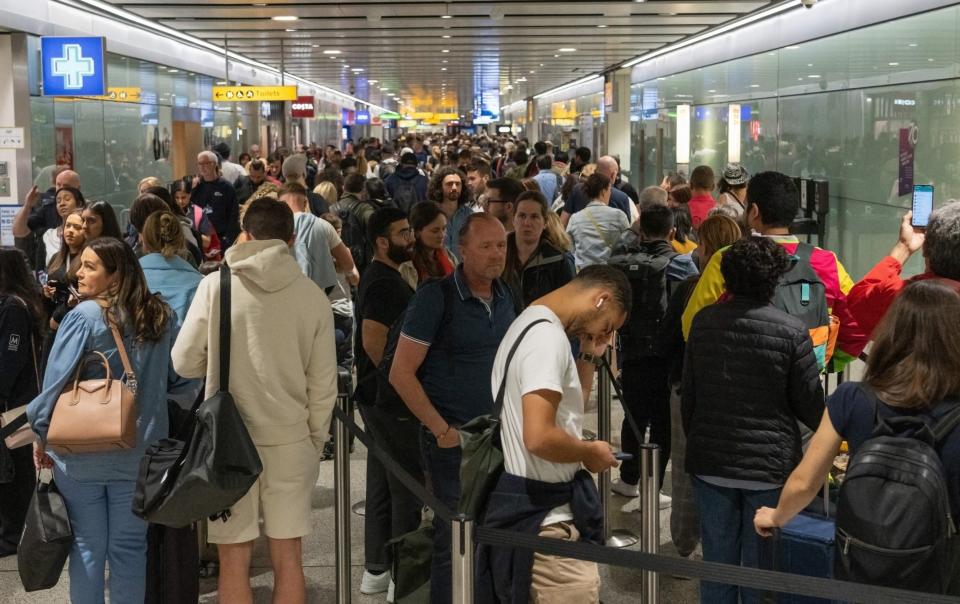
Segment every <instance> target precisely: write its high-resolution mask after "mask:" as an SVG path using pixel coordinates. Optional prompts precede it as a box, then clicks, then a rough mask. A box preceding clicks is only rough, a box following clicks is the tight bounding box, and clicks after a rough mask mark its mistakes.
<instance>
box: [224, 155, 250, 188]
mask: <svg viewBox="0 0 960 604" xmlns="http://www.w3.org/2000/svg"><path fill="white" fill-rule="evenodd" d="M220 173H221V174H222V175H223V179H224V180H226V181H227V182H228V183H230V184H231V185H236V184H237V179H238V178H240V177H241V176H246V175H247V171H246V170H245V169H244V168H243V166H241V165H240V164H235V163H233V162H232V161H227V160H223V161H222V162H221V163H220Z"/></svg>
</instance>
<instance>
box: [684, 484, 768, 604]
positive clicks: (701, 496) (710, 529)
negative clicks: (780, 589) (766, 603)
mask: <svg viewBox="0 0 960 604" xmlns="http://www.w3.org/2000/svg"><path fill="white" fill-rule="evenodd" d="M693 490H694V493H695V494H696V498H697V505H698V507H699V508H700V541H701V543H702V544H703V560H704V561H705V562H721V563H723V564H735V565H741V566H746V567H751V568H757V567H758V566H759V563H760V537H759V536H758V535H757V533H756V531H755V530H754V528H753V517H754V515H755V514H756V512H757V509H758V508H760V507H763V506H767V507H776V505H777V501H778V500H779V499H780V489H779V488H777V489H770V490H767V491H751V490H747V489H731V488H727V487H718V486H715V485H712V484H709V483H707V482H704V481H702V480H700V479H699V478H697V477H696V476H694V477H693ZM762 596H763V593H762V592H758V591H757V590H755V589H746V588H742V587H739V586H737V585H727V584H725V583H712V582H710V581H701V582H700V602H701V604H737V602H743V603H744V604H753V603H759V602H761V601H762Z"/></svg>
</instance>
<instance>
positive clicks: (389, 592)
mask: <svg viewBox="0 0 960 604" xmlns="http://www.w3.org/2000/svg"><path fill="white" fill-rule="evenodd" d="M396 588H397V584H396V583H394V582H393V579H390V588H389V589H388V590H387V604H393V590H394V589H396Z"/></svg>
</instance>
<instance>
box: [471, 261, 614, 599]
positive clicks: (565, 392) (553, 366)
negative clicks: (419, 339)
mask: <svg viewBox="0 0 960 604" xmlns="http://www.w3.org/2000/svg"><path fill="white" fill-rule="evenodd" d="M630 298H631V291H630V284H629V282H628V281H627V279H626V277H625V276H624V274H623V272H622V271H620V270H618V269H616V268H613V267H609V266H605V265H595V266H590V267H587V268H585V269H583V270H582V271H580V274H578V275H577V276H576V278H574V279H573V280H572V281H570V282H569V283H567V284H566V285H564V286H563V287H561V288H559V289H556V290H554V291H553V292H551V293H549V294H547V295H545V296H543V297H542V298H539V299H538V300H535V301H534V302H533V303H532V304H531V305H530V306H529V307H527V309H526V310H525V311H523V313H521V314H520V316H519V317H517V319H516V320H515V321H514V322H513V324H512V325H511V326H510V329H509V331H507V333H506V335H505V336H504V338H503V342H502V343H501V344H500V348H499V350H498V351H497V356H496V359H495V361H494V365H493V373H492V375H491V387H492V390H493V393H494V395H495V396H496V395H497V394H498V393H499V392H500V390H501V388H503V393H504V394H503V410H502V412H501V415H500V421H501V440H502V446H503V456H504V472H503V474H502V475H501V476H500V479H499V481H498V482H497V486H496V488H495V489H494V492H493V493H492V494H491V496H490V500H489V502H488V504H487V511H486V517H485V521H484V522H485V525H486V526H492V527H496V528H503V529H507V530H515V531H520V532H523V533H528V534H531V535H539V536H541V537H549V538H554V539H562V540H564V541H590V542H594V543H598V544H602V532H603V531H602V511H601V509H600V505H599V495H598V494H597V489H596V486H595V485H594V483H593V478H592V477H591V475H590V472H602V471H604V470H608V469H610V468H612V467H614V466H616V465H617V460H616V458H615V456H614V452H613V451H612V449H611V448H610V445H609V444H607V443H606V442H603V441H584V440H582V420H583V403H584V401H583V393H582V391H581V388H580V378H579V374H578V367H577V364H578V363H590V362H592V361H593V359H595V358H600V357H602V355H603V353H604V352H605V349H606V346H607V343H608V342H609V341H610V336H611V334H613V332H615V331H616V330H617V329H619V328H620V327H621V326H622V325H623V323H624V321H625V320H626V317H627V309H629V308H630V306H631V299H630ZM571 337H578V338H579V339H580V342H581V350H582V351H584V352H583V353H582V354H581V355H580V359H579V360H576V359H574V357H573V354H572V352H571V349H570V338H571ZM514 349H515V351H514V353H513V357H512V359H511V360H510V361H509V366H508V357H509V356H510V351H511V350H514ZM583 467H585V468H586V470H589V472H588V471H585V470H583V469H582V468H583ZM478 560H479V564H478V566H479V568H480V570H479V573H478V577H477V582H476V585H477V593H478V594H479V595H478V597H477V600H478V601H480V602H487V601H494V600H495V598H494V597H493V594H494V593H496V594H497V596H499V597H500V598H501V599H506V600H510V601H526V600H527V598H528V597H529V599H530V601H531V602H555V601H556V602H560V601H564V602H597V601H598V600H599V597H600V576H599V574H598V571H597V565H596V564H595V563H593V562H585V561H582V560H573V559H567V558H559V557H557V556H547V555H543V554H539V553H534V552H532V551H530V550H515V549H511V548H506V547H489V546H481V548H480V549H479V553H478Z"/></svg>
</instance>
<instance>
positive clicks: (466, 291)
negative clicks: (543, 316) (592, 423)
mask: <svg viewBox="0 0 960 604" xmlns="http://www.w3.org/2000/svg"><path fill="white" fill-rule="evenodd" d="M462 270H463V269H462V268H457V270H455V271H454V272H453V274H452V275H450V276H449V277H447V278H446V279H449V280H452V281H453V286H454V288H453V296H452V303H453V305H454V307H453V312H452V314H451V323H452V325H444V326H441V323H442V322H443V315H444V312H443V304H444V294H443V290H442V289H441V285H440V284H441V280H437V281H433V282H430V283H427V284H425V285H422V286H421V287H420V289H418V290H417V293H416V295H414V296H413V298H411V300H410V305H409V306H408V308H407V315H406V317H405V318H404V322H403V330H402V334H403V335H404V337H406V338H409V339H411V340H413V341H415V342H418V343H420V344H422V345H424V346H429V347H430V351H429V352H427V357H426V358H425V359H424V361H423V364H422V365H421V367H420V371H419V372H418V375H419V377H420V382H421V383H422V384H423V389H424V391H425V392H426V393H427V396H428V397H429V398H430V402H431V403H433V406H434V407H436V409H437V411H438V412H439V413H440V415H441V416H442V417H443V418H444V419H445V420H446V421H448V422H450V423H454V424H465V423H467V422H468V421H470V420H471V419H473V418H475V417H478V416H480V415H483V414H485V413H490V411H491V409H492V408H493V395H492V394H491V392H490V373H491V372H492V371H493V359H494V357H495V356H496V355H497V348H499V347H500V341H501V340H503V336H504V335H505V334H506V333H507V329H509V327H510V324H511V323H512V322H513V319H514V318H515V317H516V313H515V311H514V304H513V298H512V295H511V293H510V290H509V288H508V287H507V286H506V285H504V284H503V283H502V282H501V281H500V280H497V281H494V283H493V299H492V300H491V301H490V302H486V301H484V300H481V299H480V298H477V297H476V296H474V295H473V292H471V291H470V288H469V287H468V286H467V283H466V281H465V279H464V277H463V274H462ZM440 340H443V341H440Z"/></svg>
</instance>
